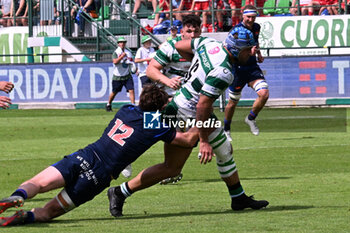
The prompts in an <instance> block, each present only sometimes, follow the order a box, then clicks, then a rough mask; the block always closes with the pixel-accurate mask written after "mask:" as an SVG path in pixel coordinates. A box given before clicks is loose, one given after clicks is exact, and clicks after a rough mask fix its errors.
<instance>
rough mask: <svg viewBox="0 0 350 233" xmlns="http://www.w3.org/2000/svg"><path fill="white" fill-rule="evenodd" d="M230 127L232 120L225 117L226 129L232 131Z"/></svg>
mask: <svg viewBox="0 0 350 233" xmlns="http://www.w3.org/2000/svg"><path fill="white" fill-rule="evenodd" d="M230 129H231V120H226V119H224V130H225V131H230Z"/></svg>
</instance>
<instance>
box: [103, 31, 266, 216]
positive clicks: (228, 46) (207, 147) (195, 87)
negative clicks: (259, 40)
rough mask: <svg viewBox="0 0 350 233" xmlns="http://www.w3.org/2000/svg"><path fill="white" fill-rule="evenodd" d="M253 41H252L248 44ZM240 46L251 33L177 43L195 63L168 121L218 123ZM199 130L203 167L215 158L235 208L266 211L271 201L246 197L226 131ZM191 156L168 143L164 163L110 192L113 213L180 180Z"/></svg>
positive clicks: (188, 150)
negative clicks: (217, 110)
mask: <svg viewBox="0 0 350 233" xmlns="http://www.w3.org/2000/svg"><path fill="white" fill-rule="evenodd" d="M247 36H249V38H248V39H247ZM238 40H239V41H238ZM238 42H242V43H243V44H244V45H243V46H249V45H251V42H252V35H251V33H250V35H249V34H243V35H239V37H238V38H237V39H236V38H234V37H233V36H232V35H230V34H229V36H228V37H227V38H226V40H225V45H223V44H222V43H221V42H218V41H216V40H214V39H211V38H204V37H201V38H195V39H192V40H182V41H179V42H177V43H176V45H175V47H176V49H177V50H178V52H179V53H180V54H181V56H182V57H183V58H185V59H187V60H192V63H191V67H190V69H189V71H188V73H187V75H186V77H185V79H184V84H183V85H182V87H181V89H180V91H178V92H177V93H176V95H175V96H174V97H173V99H172V100H171V102H170V103H169V104H168V105H167V107H166V108H165V111H164V114H163V117H166V116H176V117H177V119H176V120H184V121H187V119H196V121H197V122H202V123H203V122H205V121H207V120H209V119H212V118H215V116H213V107H212V105H213V103H214V101H215V100H216V99H217V98H218V97H219V96H220V95H221V94H222V93H224V91H225V90H226V89H227V87H228V86H229V84H230V83H232V81H233V79H234V76H233V74H232V73H231V70H232V69H233V64H234V63H235V62H236V57H235V56H234V54H237V50H239V49H240V48H239V47H237V44H238ZM248 56H249V54H248ZM192 58H193V59H192ZM176 120H175V122H176ZM198 130H199V139H200V143H199V151H200V153H201V154H202V156H201V159H200V162H201V163H204V164H206V163H207V162H210V161H211V159H212V157H213V156H214V153H215V155H216V163H217V168H218V171H219V174H220V176H221V178H222V180H223V181H224V182H225V183H226V186H227V188H228V192H229V195H230V198H231V208H232V209H233V210H242V209H245V208H252V209H261V208H263V207H266V206H267V205H268V204H269V203H268V202H267V201H264V200H261V201H256V200H254V199H253V198H252V197H249V196H247V195H246V194H245V191H244V189H243V187H242V185H241V183H240V179H239V176H238V171H237V167H236V163H235V161H234V159H233V149H232V146H231V143H230V142H229V141H228V140H227V138H226V136H225V134H224V130H223V128H222V127H220V126H218V127H210V128H204V127H203V128H200V127H198ZM191 151H192V148H181V147H178V146H172V145H170V144H168V143H165V144H164V153H165V159H164V162H163V163H160V164H156V165H154V166H152V167H149V168H147V169H145V170H143V171H141V172H140V173H139V174H138V175H137V176H136V177H135V178H133V179H131V180H130V181H129V182H124V183H123V184H121V185H120V186H117V187H112V188H110V189H109V190H108V192H107V193H108V198H109V202H110V213H111V214H112V215H113V216H115V217H119V216H122V215H123V214H122V212H123V205H124V201H125V199H126V198H127V197H130V196H131V195H132V194H133V193H134V192H136V191H139V190H142V189H145V188H148V187H150V186H152V185H154V184H156V183H158V182H159V181H161V180H163V179H164V178H167V177H174V176H176V175H178V174H179V173H180V172H181V170H182V168H183V166H184V164H185V162H186V160H187V158H188V157H189V155H190V154H191Z"/></svg>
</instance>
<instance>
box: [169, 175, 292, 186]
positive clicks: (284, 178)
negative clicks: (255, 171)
mask: <svg viewBox="0 0 350 233" xmlns="http://www.w3.org/2000/svg"><path fill="white" fill-rule="evenodd" d="M291 178H292V177H282V176H281V177H246V178H240V180H287V179H291ZM193 181H196V182H203V183H211V182H213V183H214V182H222V179H220V178H216V179H206V180H197V179H185V180H183V181H181V182H179V183H175V184H181V183H185V182H193ZM170 185H171V184H170Z"/></svg>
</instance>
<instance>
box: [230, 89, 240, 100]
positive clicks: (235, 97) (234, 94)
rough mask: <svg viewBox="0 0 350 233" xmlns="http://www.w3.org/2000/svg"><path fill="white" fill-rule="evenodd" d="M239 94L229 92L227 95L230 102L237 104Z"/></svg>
mask: <svg viewBox="0 0 350 233" xmlns="http://www.w3.org/2000/svg"><path fill="white" fill-rule="evenodd" d="M241 96H242V95H241V92H231V91H230V93H229V97H230V100H232V101H233V102H238V101H239V99H240V98H241Z"/></svg>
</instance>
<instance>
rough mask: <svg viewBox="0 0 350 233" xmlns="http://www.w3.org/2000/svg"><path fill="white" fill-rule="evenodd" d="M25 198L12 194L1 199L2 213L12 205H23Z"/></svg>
mask: <svg viewBox="0 0 350 233" xmlns="http://www.w3.org/2000/svg"><path fill="white" fill-rule="evenodd" d="M23 202H24V200H23V198H22V197H21V196H11V197H7V198H4V199H2V200H0V214H1V213H3V212H4V211H5V210H7V209H8V208H11V207H16V208H17V207H20V206H23Z"/></svg>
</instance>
